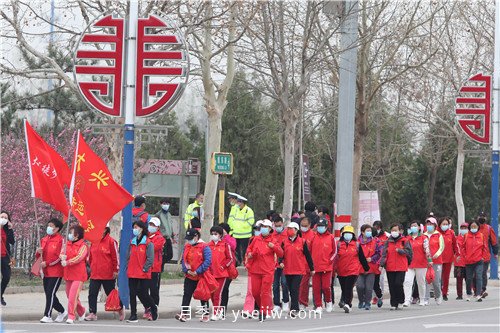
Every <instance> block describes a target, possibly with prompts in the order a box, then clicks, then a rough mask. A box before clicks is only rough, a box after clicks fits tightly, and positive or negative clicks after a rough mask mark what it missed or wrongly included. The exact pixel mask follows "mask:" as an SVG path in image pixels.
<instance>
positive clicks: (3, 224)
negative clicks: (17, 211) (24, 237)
mask: <svg viewBox="0 0 500 333" xmlns="http://www.w3.org/2000/svg"><path fill="white" fill-rule="evenodd" d="M12 226H13V225H12V220H11V218H10V214H9V213H8V212H6V211H2V212H1V213H0V236H1V244H0V248H1V263H2V264H1V273H2V282H1V288H2V295H1V303H2V305H3V306H6V305H7V303H6V302H5V299H4V298H3V294H4V293H5V290H6V289H7V286H8V285H9V282H10V275H11V269H12V265H13V263H14V258H13V257H12V250H11V246H14V243H15V242H16V241H15V239H14V230H13V229H12Z"/></svg>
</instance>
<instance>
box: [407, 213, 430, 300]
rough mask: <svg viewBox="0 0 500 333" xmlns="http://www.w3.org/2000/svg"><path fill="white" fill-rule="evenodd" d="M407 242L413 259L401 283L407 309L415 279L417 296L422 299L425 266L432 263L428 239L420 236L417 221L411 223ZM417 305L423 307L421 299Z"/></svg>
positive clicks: (424, 283)
mask: <svg viewBox="0 0 500 333" xmlns="http://www.w3.org/2000/svg"><path fill="white" fill-rule="evenodd" d="M407 241H408V242H409V243H410V245H411V249H412V251H413V259H412V261H411V263H410V265H409V266H408V271H407V272H406V274H405V280H404V283H403V285H404V293H405V301H404V303H403V307H409V306H410V304H411V296H412V287H413V281H414V280H415V279H416V281H417V288H418V294H419V295H420V296H422V297H423V296H424V295H425V287H426V281H425V275H426V273H427V266H428V264H429V262H431V261H432V258H431V252H430V249H429V239H428V238H427V237H426V236H424V235H421V234H420V230H419V225H418V221H412V222H411V224H410V234H409V235H408V237H407ZM419 305H421V306H424V305H425V302H424V299H423V298H422V299H421V300H420V302H419Z"/></svg>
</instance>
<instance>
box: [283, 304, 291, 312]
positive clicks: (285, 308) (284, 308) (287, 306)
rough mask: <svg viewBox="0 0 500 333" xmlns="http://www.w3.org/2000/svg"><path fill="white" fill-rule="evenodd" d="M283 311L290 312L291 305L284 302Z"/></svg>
mask: <svg viewBox="0 0 500 333" xmlns="http://www.w3.org/2000/svg"><path fill="white" fill-rule="evenodd" d="M283 311H290V304H289V303H285V302H283Z"/></svg>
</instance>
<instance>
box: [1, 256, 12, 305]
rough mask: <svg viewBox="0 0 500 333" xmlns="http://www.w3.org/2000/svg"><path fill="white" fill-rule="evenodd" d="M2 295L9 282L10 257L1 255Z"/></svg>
mask: <svg viewBox="0 0 500 333" xmlns="http://www.w3.org/2000/svg"><path fill="white" fill-rule="evenodd" d="M1 263H2V265H1V266H2V269H1V272H2V297H3V293H4V292H5V289H7V285H8V284H9V281H10V273H11V268H10V257H9V256H5V257H2V261H1Z"/></svg>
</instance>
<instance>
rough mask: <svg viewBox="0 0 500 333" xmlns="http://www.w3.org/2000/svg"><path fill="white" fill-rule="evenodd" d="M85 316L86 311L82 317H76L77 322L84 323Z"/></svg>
mask: <svg viewBox="0 0 500 333" xmlns="http://www.w3.org/2000/svg"><path fill="white" fill-rule="evenodd" d="M86 314H87V311H85V312H84V313H83V316H79V317H78V321H84V320H85V315H86Z"/></svg>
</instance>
